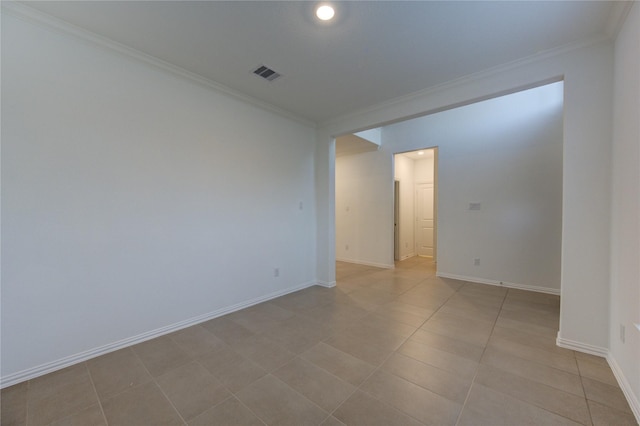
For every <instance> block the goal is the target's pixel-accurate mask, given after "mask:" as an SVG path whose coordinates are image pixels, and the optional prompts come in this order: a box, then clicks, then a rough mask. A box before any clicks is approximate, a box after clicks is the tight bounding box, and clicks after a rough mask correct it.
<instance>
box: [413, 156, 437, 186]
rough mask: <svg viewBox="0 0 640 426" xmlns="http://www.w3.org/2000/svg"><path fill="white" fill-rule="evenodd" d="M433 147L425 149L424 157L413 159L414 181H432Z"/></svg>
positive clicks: (433, 165)
mask: <svg viewBox="0 0 640 426" xmlns="http://www.w3.org/2000/svg"><path fill="white" fill-rule="evenodd" d="M434 151H435V150H433V149H431V150H425V156H426V158H424V159H422V160H415V161H414V164H415V173H414V179H415V181H416V183H434V179H433V178H434V170H435V154H434Z"/></svg>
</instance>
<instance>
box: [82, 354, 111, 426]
mask: <svg viewBox="0 0 640 426" xmlns="http://www.w3.org/2000/svg"><path fill="white" fill-rule="evenodd" d="M85 366H86V368H87V373H88V374H89V380H91V386H92V387H93V392H95V394H96V399H97V400H98V407H100V413H101V414H102V418H103V419H104V424H105V425H107V426H108V425H109V422H108V421H107V416H106V414H104V408H102V400H101V399H100V395H98V388H96V383H95V382H94V381H93V375H92V374H91V369H90V368H89V364H87V363H86V361H85Z"/></svg>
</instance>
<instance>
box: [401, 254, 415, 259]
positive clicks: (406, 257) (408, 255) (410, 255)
mask: <svg viewBox="0 0 640 426" xmlns="http://www.w3.org/2000/svg"><path fill="white" fill-rule="evenodd" d="M415 255H416V254H415V253H409V254H405V255H404V256H400V261H403V260H407V259H410V258H412V257H415Z"/></svg>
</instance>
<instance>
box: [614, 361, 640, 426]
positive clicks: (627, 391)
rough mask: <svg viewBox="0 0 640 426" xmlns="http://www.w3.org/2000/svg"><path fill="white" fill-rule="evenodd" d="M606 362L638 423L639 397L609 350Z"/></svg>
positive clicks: (639, 419)
mask: <svg viewBox="0 0 640 426" xmlns="http://www.w3.org/2000/svg"><path fill="white" fill-rule="evenodd" d="M607 362H608V363H609V367H611V371H613V375H614V376H616V380H617V381H618V384H619V385H620V389H622V393H624V396H625V397H626V398H627V402H629V406H630V407H631V411H633V415H634V416H635V417H636V421H637V422H638V424H640V399H639V398H638V395H636V394H635V393H633V389H632V388H631V385H630V384H629V381H628V380H627V378H626V377H625V375H624V374H623V373H622V369H621V368H620V366H619V365H618V363H617V362H616V360H615V359H614V358H613V357H612V356H611V352H609V353H608V354H607Z"/></svg>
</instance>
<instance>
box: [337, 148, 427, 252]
mask: <svg viewBox="0 0 640 426" xmlns="http://www.w3.org/2000/svg"><path fill="white" fill-rule="evenodd" d="M415 163H416V162H415V161H413V160H412V159H410V158H407V157H404V156H402V155H396V156H395V160H394V174H395V179H396V180H397V181H399V182H400V184H399V185H400V193H399V201H400V206H399V210H400V212H399V213H400V215H399V216H400V217H399V218H398V219H399V220H398V226H399V231H400V260H404V259H407V258H409V257H412V256H415V254H416V251H415V246H416V242H415V196H414V187H415ZM336 184H337V183H336Z"/></svg>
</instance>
